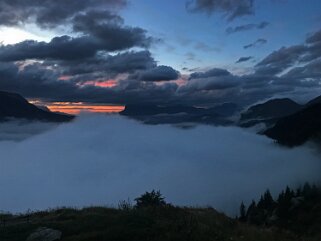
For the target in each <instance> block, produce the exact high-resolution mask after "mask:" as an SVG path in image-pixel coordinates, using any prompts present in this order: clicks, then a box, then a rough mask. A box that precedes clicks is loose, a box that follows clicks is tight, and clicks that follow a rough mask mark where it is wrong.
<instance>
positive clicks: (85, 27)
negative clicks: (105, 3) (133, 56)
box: [72, 10, 153, 51]
mask: <svg viewBox="0 0 321 241" xmlns="http://www.w3.org/2000/svg"><path fill="white" fill-rule="evenodd" d="M72 25H73V30H74V31H75V32H81V33H83V34H88V35H90V36H92V37H93V38H95V39H97V40H99V41H100V42H102V45H103V46H105V49H106V50H108V51H116V50H122V49H126V48H131V47H134V46H137V47H142V48H147V47H149V46H150V44H151V42H152V40H153V39H152V38H151V37H147V36H146V30H144V29H141V28H138V27H128V26H124V20H123V18H122V17H120V16H119V15H115V14H114V13H111V12H109V11H107V10H105V11H102V10H92V11H89V12H86V13H83V14H82V13H81V14H78V15H76V16H75V17H74V18H73V20H72Z"/></svg>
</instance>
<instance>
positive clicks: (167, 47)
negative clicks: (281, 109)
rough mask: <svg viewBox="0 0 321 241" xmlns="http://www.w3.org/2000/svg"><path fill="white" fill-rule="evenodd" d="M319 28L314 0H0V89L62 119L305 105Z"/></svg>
mask: <svg viewBox="0 0 321 241" xmlns="http://www.w3.org/2000/svg"><path fill="white" fill-rule="evenodd" d="M320 26H321V2H320V1H318V0H307V1H304V2H303V1H301V0H260V1H259V0H175V1H170V0H164V1H155V0H135V1H134V0H57V1H50V0H42V1H40V0H17V1H10V0H0V41H1V42H2V43H1V46H0V89H1V90H5V91H10V92H17V93H20V94H21V95H23V96H24V97H26V98H28V99H29V100H31V101H33V102H37V103H40V104H41V103H42V104H44V105H47V106H48V107H49V108H50V109H52V110H54V111H57V110H58V111H59V110H62V111H65V112H69V113H78V112H79V111H80V110H90V111H94V112H96V111H97V112H105V111H106V112H109V111H110V110H112V111H119V110H122V109H123V106H125V105H127V104H142V103H143V104H166V105H178V104H179V105H193V106H214V105H217V104H221V103H226V102H233V103H236V104H238V105H239V106H241V107H242V106H248V105H251V104H254V103H257V102H260V101H264V100H267V99H271V98H281V97H289V98H293V99H294V100H296V101H298V102H300V103H304V102H306V101H307V100H309V99H311V98H314V97H316V96H318V95H320V91H321V85H320V84H321V79H320V76H321V28H320ZM66 103H67V104H66ZM80 106H82V107H80ZM109 106H111V108H109Z"/></svg>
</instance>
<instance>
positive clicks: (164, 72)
mask: <svg viewBox="0 0 321 241" xmlns="http://www.w3.org/2000/svg"><path fill="white" fill-rule="evenodd" d="M179 76H180V73H179V72H178V71H177V70H175V69H173V68H172V67H169V66H163V65H161V66H157V67H155V68H152V69H147V70H145V71H140V72H137V73H135V74H133V75H132V76H130V78H134V79H137V80H141V81H155V82H157V81H169V80H177V79H178V78H179Z"/></svg>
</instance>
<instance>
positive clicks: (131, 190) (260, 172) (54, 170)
mask: <svg viewBox="0 0 321 241" xmlns="http://www.w3.org/2000/svg"><path fill="white" fill-rule="evenodd" d="M17 128H18V129H17ZM45 129H48V130H47V131H46V132H43V133H41V134H39V132H41V131H43V130H45ZM10 130H12V131H11V132H12V133H11V134H10ZM33 132H35V133H38V135H34V136H32V137H29V138H27V139H24V138H25V137H27V136H28V135H29V134H31V133H33ZM19 133H22V134H21V135H20V134H19ZM26 133H27V134H26ZM14 135H16V136H17V137H18V138H16V139H18V140H19V141H13V139H15V138H14V137H13V136H14ZM0 139H1V141H0V155H1V159H0V210H4V211H12V212H21V211H26V210H27V209H31V210H36V209H46V208H48V207H51V208H54V207H57V206H73V207H81V206H83V205H86V206H88V205H114V206H117V203H118V202H119V200H124V199H127V198H130V199H131V200H133V199H134V198H135V197H137V196H139V195H140V194H142V193H144V192H145V191H151V190H152V189H157V190H158V189H160V190H161V192H162V193H163V194H164V196H165V197H166V199H167V201H169V202H171V203H173V204H177V205H197V206H205V205H211V206H213V207H215V208H216V209H218V210H221V211H225V212H227V213H229V214H231V215H234V214H235V213H236V212H237V210H238V208H239V204H240V202H241V201H242V200H244V201H245V202H250V201H251V199H253V198H255V199H256V198H258V197H259V195H260V194H261V193H263V192H264V191H265V190H266V189H267V188H270V189H271V191H272V193H277V192H278V191H280V190H281V189H283V188H284V187H285V186H286V185H290V186H295V185H299V184H301V183H304V182H305V181H311V182H317V181H319V180H320V179H321V175H320V173H321V160H320V156H318V155H317V154H315V153H314V152H313V150H312V149H309V148H308V147H300V148H295V149H291V150H290V149H284V148H281V147H278V146H276V145H275V144H273V142H272V141H271V140H270V139H267V138H265V137H263V136H259V135H256V134H254V133H251V132H248V131H245V130H242V129H239V128H234V127H227V128H223V127H212V126H198V127H196V128H193V129H179V128H174V127H171V126H164V125H161V126H149V125H143V124H140V123H138V122H136V121H132V120H128V119H125V118H122V117H119V116H104V115H85V116H82V117H79V118H78V119H76V120H75V121H74V122H72V123H67V124H62V125H60V126H58V127H57V126H51V125H48V124H39V123H29V124H24V125H22V124H21V123H20V124H19V123H18V125H17V123H16V122H14V123H10V124H9V123H6V124H1V125H0ZM5 139H6V140H5ZM22 139H24V140H22Z"/></svg>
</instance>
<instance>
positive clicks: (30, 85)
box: [0, 63, 177, 104]
mask: <svg viewBox="0 0 321 241" xmlns="http://www.w3.org/2000/svg"><path fill="white" fill-rule="evenodd" d="M0 76H1V77H2V78H1V81H0V89H2V90H5V91H10V92H19V93H21V94H22V95H23V96H25V97H28V98H42V99H45V100H50V101H84V102H96V103H97V102H100V103H118V104H126V103H141V102H148V103H153V102H155V103H164V102H166V101H170V100H171V98H172V97H173V96H174V93H175V91H176V89H177V85H176V84H175V83H168V84H163V85H161V86H158V85H156V84H154V83H152V82H142V81H138V80H131V79H125V80H122V81H119V83H118V85H117V86H115V87H111V88H102V87H98V86H92V85H79V83H80V82H81V81H79V82H76V81H75V80H74V79H71V80H65V81H62V80H59V78H60V77H61V75H60V73H59V72H56V71H55V70H53V69H50V68H46V66H43V65H42V64H40V63H34V64H29V65H27V66H25V67H22V66H18V65H16V64H14V63H1V64H0ZM91 77H92V76H91ZM87 78H88V79H87V80H91V79H90V75H89V77H88V76H87ZM82 81H83V80H82Z"/></svg>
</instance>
